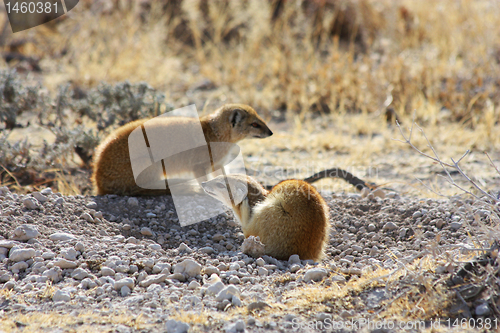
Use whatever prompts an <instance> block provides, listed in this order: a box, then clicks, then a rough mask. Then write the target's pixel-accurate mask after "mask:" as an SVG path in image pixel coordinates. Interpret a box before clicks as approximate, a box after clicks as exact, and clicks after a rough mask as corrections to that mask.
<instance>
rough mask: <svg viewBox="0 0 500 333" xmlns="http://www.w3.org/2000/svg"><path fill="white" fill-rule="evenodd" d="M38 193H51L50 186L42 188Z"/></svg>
mask: <svg viewBox="0 0 500 333" xmlns="http://www.w3.org/2000/svg"><path fill="white" fill-rule="evenodd" d="M40 193H41V194H43V195H51V194H52V188H50V187H47V188H44V189H43V190H41V191H40Z"/></svg>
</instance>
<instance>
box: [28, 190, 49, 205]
mask: <svg viewBox="0 0 500 333" xmlns="http://www.w3.org/2000/svg"><path fill="white" fill-rule="evenodd" d="M31 195H32V196H33V197H34V198H35V199H36V200H37V201H38V202H41V203H44V202H46V201H47V200H49V199H48V198H47V197H46V196H45V195H43V194H42V193H41V192H33V193H31Z"/></svg>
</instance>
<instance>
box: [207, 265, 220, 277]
mask: <svg viewBox="0 0 500 333" xmlns="http://www.w3.org/2000/svg"><path fill="white" fill-rule="evenodd" d="M203 274H207V275H212V274H217V275H219V274H220V271H219V269H218V268H217V267H214V266H212V265H210V266H207V267H205V268H204V269H203Z"/></svg>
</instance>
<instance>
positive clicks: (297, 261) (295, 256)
mask: <svg viewBox="0 0 500 333" xmlns="http://www.w3.org/2000/svg"><path fill="white" fill-rule="evenodd" d="M288 264H289V265H293V264H300V257H299V255H298V254H292V255H291V256H290V258H288Z"/></svg>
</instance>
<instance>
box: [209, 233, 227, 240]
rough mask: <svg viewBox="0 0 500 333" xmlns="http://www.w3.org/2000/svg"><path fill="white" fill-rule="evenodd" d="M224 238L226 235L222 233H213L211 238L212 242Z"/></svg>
mask: <svg viewBox="0 0 500 333" xmlns="http://www.w3.org/2000/svg"><path fill="white" fill-rule="evenodd" d="M225 239H226V236H224V235H222V234H215V235H213V236H212V240H213V241H214V242H219V241H221V240H225Z"/></svg>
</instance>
